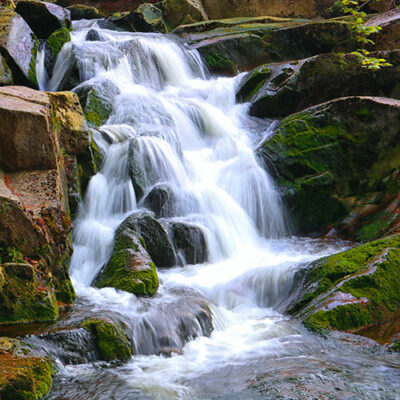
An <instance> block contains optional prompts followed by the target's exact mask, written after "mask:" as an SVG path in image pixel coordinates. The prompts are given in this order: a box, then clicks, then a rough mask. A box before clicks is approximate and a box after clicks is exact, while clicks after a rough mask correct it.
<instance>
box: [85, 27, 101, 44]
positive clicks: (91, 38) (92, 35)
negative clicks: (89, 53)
mask: <svg viewBox="0 0 400 400" xmlns="http://www.w3.org/2000/svg"><path fill="white" fill-rule="evenodd" d="M86 40H87V41H88V42H98V41H100V40H101V38H100V34H99V31H98V30H96V29H91V30H90V31H89V32H88V33H87V35H86Z"/></svg>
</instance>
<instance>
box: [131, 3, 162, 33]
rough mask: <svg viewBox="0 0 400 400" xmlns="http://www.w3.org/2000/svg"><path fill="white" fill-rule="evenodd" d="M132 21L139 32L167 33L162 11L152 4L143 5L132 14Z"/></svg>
mask: <svg viewBox="0 0 400 400" xmlns="http://www.w3.org/2000/svg"><path fill="white" fill-rule="evenodd" d="M131 19H132V24H133V26H134V27H135V30H136V31H138V32H166V30H167V27H166V25H165V21H164V16H163V13H162V11H161V10H160V8H158V7H156V6H153V5H152V4H148V3H144V4H141V5H140V6H139V7H138V8H137V9H136V10H133V11H132V12H131Z"/></svg>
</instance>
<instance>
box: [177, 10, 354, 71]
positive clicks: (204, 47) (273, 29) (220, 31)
mask: <svg viewBox="0 0 400 400" xmlns="http://www.w3.org/2000/svg"><path fill="white" fill-rule="evenodd" d="M211 26H212V25H211ZM193 27H194V32H191V29H190V28H191V27H190V26H188V27H187V28H186V29H185V32H182V33H181V34H180V35H181V37H182V38H183V39H184V40H185V41H186V42H188V43H189V44H190V45H191V46H192V48H195V49H197V50H198V51H199V52H200V54H201V55H202V56H203V59H204V60H205V62H206V64H207V66H208V67H209V69H210V70H211V71H213V72H217V73H223V72H225V73H230V74H234V73H236V72H238V71H243V70H249V69H252V68H254V67H256V66H259V65H261V64H265V63H271V62H281V61H287V60H296V59H302V58H306V57H311V56H314V55H316V54H321V53H330V52H346V51H352V50H354V49H355V48H357V43H356V42H355V40H354V38H353V36H352V32H351V29H350V24H349V23H348V21H347V20H337V19H332V20H316V21H309V20H293V19H275V20H274V19H273V18H270V17H269V18H259V19H255V20H252V21H246V20H245V21H243V19H240V18H239V19H235V20H233V21H229V20H227V23H226V24H224V26H217V27H214V28H212V29H211V30H206V31H203V32H198V29H199V24H195V25H193ZM204 28H205V29H206V28H207V25H204Z"/></svg>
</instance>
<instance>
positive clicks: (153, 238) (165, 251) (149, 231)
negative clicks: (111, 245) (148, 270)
mask: <svg viewBox="0 0 400 400" xmlns="http://www.w3.org/2000/svg"><path fill="white" fill-rule="evenodd" d="M125 230H127V231H129V230H131V231H133V232H136V234H137V235H139V236H140V238H141V239H142V240H143V243H144V246H145V248H146V250H147V251H148V253H149V254H150V257H151V259H152V260H153V261H154V263H155V264H156V266H157V267H158V268H170V267H172V266H174V265H175V252H174V246H173V244H172V242H171V240H170V238H169V236H168V233H167V231H166V230H165V229H164V227H163V226H162V225H161V224H160V222H158V221H157V220H156V219H155V218H154V216H153V215H152V214H151V213H149V212H142V211H137V212H134V213H132V214H131V215H130V216H129V217H128V218H127V219H126V220H125V221H124V222H123V223H122V224H121V226H120V227H119V229H118V232H124V231H125Z"/></svg>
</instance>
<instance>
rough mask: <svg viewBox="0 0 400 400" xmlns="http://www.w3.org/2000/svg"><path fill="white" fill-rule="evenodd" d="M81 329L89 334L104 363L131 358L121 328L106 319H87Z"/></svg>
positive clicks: (130, 352)
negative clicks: (93, 338) (94, 340)
mask: <svg viewBox="0 0 400 400" xmlns="http://www.w3.org/2000/svg"><path fill="white" fill-rule="evenodd" d="M82 327H83V328H85V329H86V330H87V331H89V332H91V333H92V334H93V335H94V337H95V339H96V344H97V347H98V349H99V353H100V356H101V359H102V360H104V361H113V360H120V361H127V360H130V359H131V357H132V350H131V346H130V344H129V341H128V338H127V337H126V335H125V334H124V332H123V331H122V329H121V327H120V326H119V325H118V324H116V323H114V322H113V321H111V320H108V319H94V318H92V319H88V320H86V321H85V322H83V323H82Z"/></svg>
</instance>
